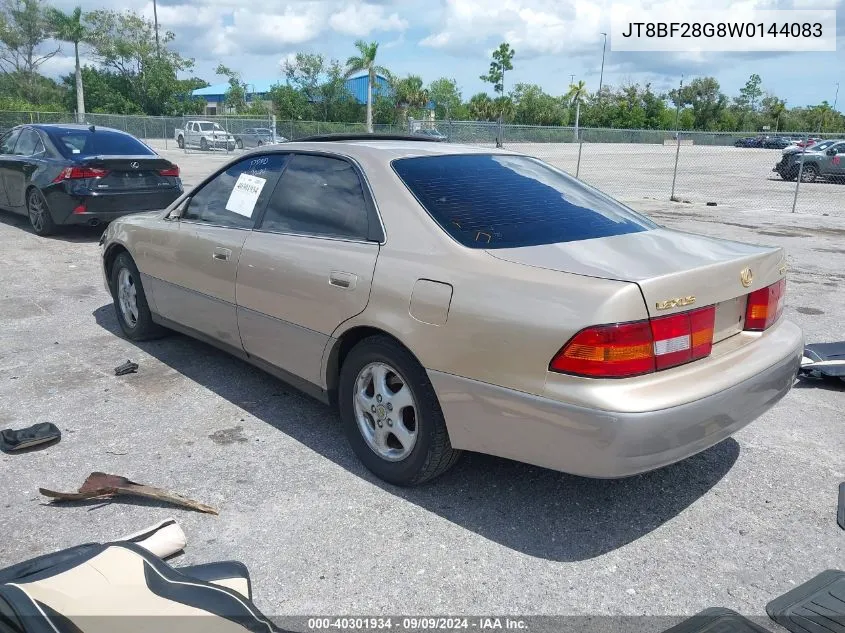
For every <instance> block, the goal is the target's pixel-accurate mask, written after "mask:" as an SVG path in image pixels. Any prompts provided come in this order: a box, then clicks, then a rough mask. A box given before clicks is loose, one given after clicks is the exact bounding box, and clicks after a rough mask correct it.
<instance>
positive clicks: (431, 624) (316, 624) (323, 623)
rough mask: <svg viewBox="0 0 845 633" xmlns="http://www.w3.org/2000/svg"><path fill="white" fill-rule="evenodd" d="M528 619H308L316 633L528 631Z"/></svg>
mask: <svg viewBox="0 0 845 633" xmlns="http://www.w3.org/2000/svg"><path fill="white" fill-rule="evenodd" d="M527 628H528V624H527V622H526V621H525V620H523V619H520V618H511V617H464V616H457V617H431V616H418V617H401V618H393V617H322V618H308V629H309V630H315V631H329V630H332V629H343V630H366V629H372V630H391V629H397V630H400V631H466V630H473V629H475V630H479V631H485V630H488V631H492V630H523V631H524V630H526V629H527Z"/></svg>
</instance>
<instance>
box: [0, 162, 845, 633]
mask: <svg viewBox="0 0 845 633" xmlns="http://www.w3.org/2000/svg"><path fill="white" fill-rule="evenodd" d="M737 151H740V150H737ZM752 151H753V150H752ZM749 155H750V154H749ZM172 157H174V158H176V159H177V160H178V162H179V164H180V166H181V167H182V170H183V176H184V179H185V182H186V184H187V185H188V186H193V185H194V184H196V182H198V180H199V179H200V178H201V177H202V176H203V175H204V174H206V173H208V172H209V171H210V170H211V169H212V168H213V167H214V165H216V164H219V163H220V162H222V161H223V160H225V157H222V156H221V157H218V156H215V157H204V156H199V155H194V154H191V155H185V154H183V153H181V152H173V153H172ZM840 191H845V188H840ZM631 198H632V204H633V205H634V206H636V208H638V209H640V210H643V211H645V212H646V213H648V214H649V215H650V216H651V217H652V218H654V219H655V220H657V221H658V222H660V223H663V224H666V225H668V226H671V227H674V228H679V229H683V230H690V231H695V232H701V233H705V234H709V235H716V236H722V237H729V238H733V239H740V240H744V241H749V242H756V243H764V244H777V245H783V246H785V247H786V248H787V249H788V253H789V261H790V266H791V268H790V271H789V273H788V277H789V280H788V304H787V308H786V315H787V317H788V318H790V319H793V320H795V321H796V322H797V323H799V324H800V325H801V326H802V327H803V328H804V330H805V333H806V337H807V341H808V342H814V341H834V340H840V339H842V331H843V328H842V321H841V320H840V319H841V315H842V314H845V295H843V293H842V292H841V290H840V288H841V286H842V281H843V279H845V273H843V269H845V246H843V237H845V217H843V216H845V205H842V204H841V203H840V205H839V206H838V207H837V208H836V209H835V210H831V214H830V217H824V216H822V215H819V214H804V213H798V214H795V215H793V214H774V213H771V212H765V213H763V212H752V211H747V210H739V209H731V208H729V207H725V206H719V207H716V208H713V207H707V206H704V205H703V204H697V203H693V204H672V203H664V202H657V201H653V200H643V199H642V198H639V199H638V200H636V201H633V199H635V198H638V196H637V195H633V196H631ZM840 201H841V198H840ZM98 237H99V232H98V231H91V230H74V231H69V232H67V233H65V234H63V235H60V236H58V237H55V238H51V239H43V238H38V237H36V236H35V235H33V234H32V233H31V232H30V231H29V230H28V228H27V224H26V221H25V219H24V218H22V217H18V216H13V215H11V214H7V213H0V249H2V250H1V251H0V252H2V258H0V260H2V263H3V266H2V269H0V428H7V427H14V428H19V427H23V426H27V425H29V424H32V423H34V422H42V421H50V422H54V423H55V424H57V425H58V426H59V427H60V428H61V429H62V430H63V432H64V437H63V439H62V442H61V443H60V444H57V445H55V446H53V447H50V448H48V449H46V450H42V451H37V452H31V453H27V454H24V455H14V456H12V455H2V454H0V472H2V473H3V475H2V480H1V481H2V485H3V492H4V494H3V498H2V500H0V533H2V534H4V536H5V538H3V539H2V541H0V567H2V566H5V565H8V564H12V563H15V562H18V561H20V560H23V559H26V558H30V557H32V556H37V555H39V554H44V553H47V552H50V551H54V550H56V549H59V548H63V547H68V546H71V545H74V544H77V543H81V542H86V541H92V540H106V539H109V538H114V537H117V536H120V535H122V534H124V533H128V532H131V531H135V530H138V529H140V528H142V527H145V526H147V525H149V524H151V523H153V522H156V521H158V520H161V519H164V518H167V517H170V516H173V517H176V518H177V519H178V520H179V521H180V523H181V524H182V525H183V527H184V529H185V532H186V534H187V536H188V547H187V549H186V552H185V554H184V555H183V556H181V557H180V558H178V559H176V561H175V563H176V564H178V565H184V564H193V563H199V562H207V561H211V560H221V559H232V558H234V559H240V560H243V561H244V562H245V563H246V564H247V565H248V566H249V568H250V570H251V572H252V575H253V581H254V588H255V591H256V602H257V604H258V606H259V608H261V609H262V610H263V611H264V612H265V613H267V614H269V615H279V616H288V615H309V614H337V615H342V614H409V613H415V614H458V613H473V614H488V613H497V614H521V615H528V614H548V615H589V616H622V615H626V616H643V615H646V616H673V617H676V618H677V617H680V616H685V615H691V614H693V613H695V612H697V611H699V610H701V609H703V608H705V607H708V606H724V607H730V608H733V609H736V610H738V611H740V612H742V613H744V614H747V615H756V616H763V615H764V610H763V608H764V605H765V604H766V602H768V601H769V600H770V599H772V598H774V597H776V596H778V595H780V594H782V593H784V592H785V591H787V590H789V589H790V588H791V587H793V586H795V585H796V584H799V583H801V582H803V581H805V580H807V579H809V578H810V577H811V576H813V575H815V574H817V573H818V572H820V571H822V570H824V569H828V568H840V569H842V568H845V538H844V536H845V533H843V532H842V530H840V529H839V528H838V527H837V525H836V519H835V514H836V488H837V485H838V484H839V482H840V481H842V480H845V433H843V422H842V413H841V412H842V409H843V397H845V396H844V394H843V389H842V388H839V387H837V386H827V385H805V384H798V385H796V388H795V389H793V390H792V391H791V392H790V394H789V395H788V396H787V397H786V398H785V399H784V400H782V401H781V403H779V404H778V405H777V406H776V407H775V408H774V409H773V410H772V411H770V412H769V413H767V414H766V415H764V416H763V417H761V418H760V419H759V420H757V421H756V422H755V423H753V424H752V425H750V426H749V427H747V428H746V429H744V430H742V431H741V432H740V433H738V434H737V435H736V436H735V437H734V438H731V439H728V440H726V441H724V442H722V443H721V444H719V445H717V446H716V447H714V448H712V449H710V450H708V451H706V452H704V453H703V454H701V455H698V456H696V457H693V458H691V459H688V460H686V461H684V462H682V463H680V464H676V465H674V466H671V467H668V468H665V469H662V470H660V471H657V472H653V473H650V474H646V475H642V476H638V477H633V478H630V479H625V480H618V481H600V480H588V479H582V478H578V477H573V476H569V475H565V474H561V473H557V472H552V471H548V470H544V469H541V468H536V467H532V466H527V465H523V464H519V463H515V462H511V461H507V460H503V459H498V458H493V457H487V456H482V455H468V456H466V457H465V459H464V460H463V461H462V462H461V463H460V464H459V465H458V466H457V467H456V468H455V469H454V470H452V471H451V472H450V473H449V474H447V475H446V476H444V477H443V478H441V479H439V480H437V481H435V482H433V483H432V484H430V485H428V486H425V487H422V488H418V489H412V490H406V489H398V488H394V487H391V486H389V485H386V484H383V483H381V482H379V481H377V480H375V479H374V478H373V477H372V476H371V475H370V474H369V473H368V472H367V471H365V470H364V468H363V467H362V466H360V465H359V463H358V461H357V460H356V459H355V457H354V456H353V454H352V452H351V450H350V449H349V448H348V446H347V444H346V441H345V440H344V438H343V437H342V434H341V432H340V428H339V423H338V420H337V417H336V415H335V414H334V412H333V411H331V410H329V409H328V408H327V407H325V406H323V405H321V404H319V403H318V402H316V401H313V400H310V399H309V398H307V397H305V396H303V395H299V394H298V393H297V392H295V391H293V390H292V389H291V388H289V387H287V386H286V385H285V384H283V383H281V382H279V381H277V380H275V379H273V378H271V377H270V376H268V375H266V374H264V373H262V372H261V371H259V370H257V369H253V368H251V367H250V366H248V365H246V364H245V363H243V362H240V361H238V360H235V359H233V358H231V357H229V356H227V355H225V354H224V353H222V352H218V351H216V350H215V349H213V348H211V347H209V346H207V345H204V344H201V343H198V342H195V341H192V340H190V339H188V338H185V337H182V336H173V337H170V338H166V339H163V340H160V341H156V342H152V343H144V344H139V345H136V344H133V343H131V342H129V341H127V340H125V339H123V338H122V337H121V336H119V334H118V326H117V322H116V320H115V316H114V312H113V308H112V306H111V299H110V297H109V296H108V294H107V293H106V291H105V289H104V288H103V284H102V280H101V274H100V269H99V261H98V247H97V239H98ZM127 359H132V360H134V361H136V362H138V363H139V365H140V369H139V371H138V373H137V374H130V375H127V376H122V377H116V376H114V375H113V368H114V367H115V366H117V365H119V364H121V363H122V362H124V361H125V360H127ZM843 387H845V385H843ZM93 470H102V471H105V472H111V473H115V474H123V475H126V476H128V477H129V478H131V479H133V480H135V481H139V482H143V483H148V484H151V485H157V486H162V487H166V488H170V489H173V490H175V491H177V492H180V493H182V494H185V495H188V496H191V497H193V498H195V499H198V500H200V501H203V502H205V503H209V504H212V505H215V506H218V507H219V508H220V516H219V517H213V516H208V515H201V514H197V513H192V512H188V511H182V510H179V509H173V508H169V507H164V506H160V505H156V504H153V503H147V502H131V501H130V502H121V503H109V504H103V503H100V502H90V503H81V504H74V505H67V506H63V507H56V506H51V505H47V504H45V503H44V499H43V498H42V497H40V496H39V494H38V488H39V486H45V487H49V488H52V489H58V490H73V489H75V488H76V487H78V486H79V485H80V484H81V483H82V481H83V480H84V478H85V477H86V476H87V474H88V473H89V472H91V471H93ZM597 621H598V620H595V621H594V622H597ZM640 622H641V623H642V625H643V628H644V629H645V630H653V631H660V630H662V629H663V628H665V626H667V625H668V624H670V622H667V621H664V620H662V619H659V618H652V619H643V620H641V621H640ZM300 630H305V627H302V628H301V629H300Z"/></svg>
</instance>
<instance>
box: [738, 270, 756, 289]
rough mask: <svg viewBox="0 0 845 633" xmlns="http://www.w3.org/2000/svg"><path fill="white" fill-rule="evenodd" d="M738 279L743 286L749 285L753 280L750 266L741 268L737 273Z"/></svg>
mask: <svg viewBox="0 0 845 633" xmlns="http://www.w3.org/2000/svg"><path fill="white" fill-rule="evenodd" d="M739 281H740V282H741V283H742V287H743V288H748V286H750V285H751V282H752V281H754V274H753V273H752V272H751V269H750V268H743V269H742V271H741V272H740V273H739Z"/></svg>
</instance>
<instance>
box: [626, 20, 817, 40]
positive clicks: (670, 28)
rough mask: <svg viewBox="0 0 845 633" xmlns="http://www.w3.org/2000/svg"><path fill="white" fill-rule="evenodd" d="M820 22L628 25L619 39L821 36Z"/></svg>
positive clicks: (658, 23) (656, 23)
mask: <svg viewBox="0 0 845 633" xmlns="http://www.w3.org/2000/svg"><path fill="white" fill-rule="evenodd" d="M823 35H824V33H823V29H822V25H821V23H820V22H814V23H811V22H792V23H783V24H775V23H771V24H769V25H768V28H767V25H766V24H765V23H764V22H704V23H701V22H628V29H627V31H624V32H623V33H622V37H628V38H630V37H636V38H640V37H688V38H689V37H737V38H741V37H794V38H799V37H823Z"/></svg>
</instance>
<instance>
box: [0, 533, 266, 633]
mask: <svg viewBox="0 0 845 633" xmlns="http://www.w3.org/2000/svg"><path fill="white" fill-rule="evenodd" d="M99 560H109V561H111V562H112V563H114V562H115V561H117V562H121V561H125V562H127V563H130V564H127V565H123V566H122V569H123V570H124V571H122V572H120V573H124V574H131V575H132V578H125V579H123V580H121V578H111V577H110V576H109V577H106V578H105V579H104V580H105V581H106V582H105V583H104V587H107V588H108V591H109V592H111V593H113V594H114V596H115V597H116V598H118V599H119V600H120V602H122V603H132V602H133V601H134V600H139V601H142V602H144V603H147V604H149V603H158V605H160V606H161V613H160V614H159V613H157V614H156V616H155V617H157V622H156V627H155V628H156V629H157V630H168V629H170V630H177V629H178V626H174V625H171V626H172V627H173V628H172V629H171V626H168V625H167V624H166V622H167V620H166V619H165V618H166V617H167V616H168V615H170V616H171V617H172V618H174V620H173V622H174V623H175V622H178V621H180V620H179V618H184V617H185V614H186V613H189V612H191V611H192V610H198V611H201V612H205V614H207V616H206V617H211V618H220V619H223V620H227V621H228V622H229V623H231V624H234V625H237V626H239V627H240V628H242V629H243V630H244V631H249V632H250V633H276V632H279V631H280V629H279V628H278V627H276V625H275V624H273V622H272V621H271V620H270V619H269V618H267V617H266V616H265V615H264V614H263V613H261V611H260V610H259V609H258V608H257V607H256V606H255V604H254V603H253V602H252V584H251V580H250V578H249V571H248V570H247V568H246V566H245V565H243V563H240V562H238V561H223V562H219V563H211V564H206V565H197V566H193V567H183V568H174V567H171V566H170V565H168V564H167V563H165V562H164V561H163V560H162V559H161V558H159V557H157V556H155V555H153V554H151V553H150V552H149V551H148V550H146V549H145V548H143V547H141V546H139V545H136V544H135V543H131V542H113V543H88V544H85V545H80V546H77V547H73V548H69V549H67V550H62V551H59V552H55V553H53V554H48V555H46V556H41V557H39V558H37V559H32V560H30V561H24V562H23V563H19V564H18V565H15V566H14V567H11V568H7V569H4V570H0V580H2V582H3V584H0V630H2V631H4V633H6V632H7V631H8V632H9V633H40V632H42V631H45V632H46V631H70V630H80V627H79V626H77V625H76V624H75V623H74V622H84V620H85V618H86V616H85V615H84V614H85V612H86V603H85V601H86V600H89V601H92V604H91V606H90V609H91V610H92V611H94V612H101V611H102V609H101V608H100V605H99V604H96V602H95V601H99V602H102V598H101V597H99V596H98V595H96V594H94V595H92V592H91V588H90V587H86V586H81V585H80V586H79V596H78V601H77V600H76V599H75V598H74V596H73V595H68V594H69V593H72V592H73V591H74V587H75V586H77V585H75V584H74V583H73V582H67V583H64V584H63V587H64V589H63V590H62V591H57V590H55V589H53V590H46V591H45V590H39V587H40V584H39V583H49V582H50V580H51V579H52V578H55V577H56V576H59V575H63V576H64V577H65V578H66V579H67V580H69V581H71V580H72V578H73V576H74V574H75V573H76V571H77V570H79V576H80V582H84V580H83V579H84V578H86V576H87V574H88V573H90V572H88V570H87V565H86V564H88V563H90V564H96V563H97V562H98V561H99ZM107 567H108V569H109V572H107V573H110V574H112V575H113V574H114V573H116V571H115V570H116V566H115V565H114V564H112V565H110V566H107ZM102 573H103V572H101V574H102ZM231 581H237V582H238V584H240V585H241V586H245V589H241V590H235V589H230V588H229V585H231V584H232V582H231ZM35 596H38V597H35ZM50 598H56V599H57V600H56V602H54V603H53V604H55V605H57V606H58V605H60V604H67V601H68V599H73V600H74V613H73V614H72V615H64V614H62V613H60V612H58V611H57V610H56V609H54V608H53V606H52V605H51V604H50V603H51V602H52V601H51V600H50ZM151 615H152V614H151ZM88 617H90V616H88ZM99 617H100V618H102V617H103V616H99ZM114 617H115V622H116V623H117V622H118V621H119V619H120V618H122V617H125V616H122V615H117V614H116V615H115V616H114ZM208 625H209V626H210V630H212V629H214V628H215V627H214V623H213V622H209V623H208ZM160 627H161V628H160ZM229 628H231V626H230V627H229Z"/></svg>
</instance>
